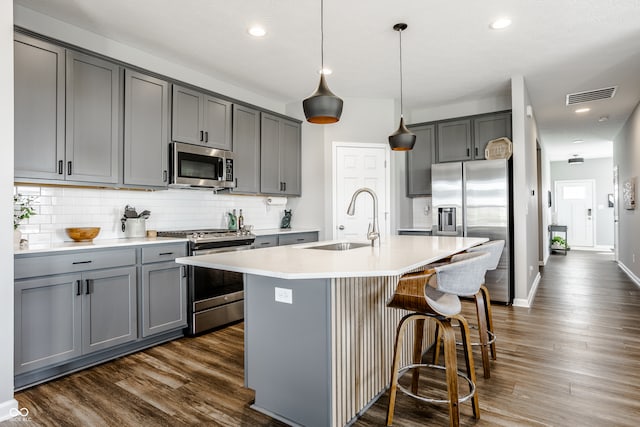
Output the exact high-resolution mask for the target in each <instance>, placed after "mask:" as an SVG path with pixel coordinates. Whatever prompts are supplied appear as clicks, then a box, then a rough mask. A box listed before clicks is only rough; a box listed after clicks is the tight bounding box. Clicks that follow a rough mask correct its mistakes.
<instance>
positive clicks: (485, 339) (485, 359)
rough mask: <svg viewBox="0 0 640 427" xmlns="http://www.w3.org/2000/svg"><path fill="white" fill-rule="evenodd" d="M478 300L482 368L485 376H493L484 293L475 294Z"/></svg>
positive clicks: (475, 298) (477, 311)
mask: <svg viewBox="0 0 640 427" xmlns="http://www.w3.org/2000/svg"><path fill="white" fill-rule="evenodd" d="M474 300H475V302H476V316H477V318H478V335H480V351H481V352H482V368H483V369H484V377H485V378H491V365H490V364H489V363H490V362H489V348H488V347H489V334H487V316H486V311H485V305H484V298H483V295H482V294H481V293H480V292H478V293H476V294H475V296H474Z"/></svg>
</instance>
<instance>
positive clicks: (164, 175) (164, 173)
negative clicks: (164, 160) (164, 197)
mask: <svg viewBox="0 0 640 427" xmlns="http://www.w3.org/2000/svg"><path fill="white" fill-rule="evenodd" d="M162 182H167V171H166V170H165V171H162Z"/></svg>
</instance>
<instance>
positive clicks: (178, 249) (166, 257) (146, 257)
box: [142, 243, 187, 264]
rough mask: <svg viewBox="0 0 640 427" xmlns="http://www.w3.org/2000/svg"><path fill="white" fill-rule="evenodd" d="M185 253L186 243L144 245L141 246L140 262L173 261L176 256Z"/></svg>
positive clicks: (184, 254) (181, 255)
mask: <svg viewBox="0 0 640 427" xmlns="http://www.w3.org/2000/svg"><path fill="white" fill-rule="evenodd" d="M186 255H187V244H186V243H172V244H166V245H151V246H144V247H143V248H142V263H143V264H148V263H150V262H161V261H174V260H175V259H176V258H178V257H183V256H186Z"/></svg>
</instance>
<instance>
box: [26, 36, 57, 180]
mask: <svg viewBox="0 0 640 427" xmlns="http://www.w3.org/2000/svg"><path fill="white" fill-rule="evenodd" d="M13 49H14V125H15V138H14V141H15V142H14V150H15V152H14V156H15V158H14V162H15V178H16V179H21V178H22V179H24V178H37V179H49V180H51V179H63V175H62V171H61V170H59V168H58V160H63V161H64V105H65V100H64V96H65V95H64V87H65V49H64V48H62V47H59V46H56V45H53V44H51V43H47V42H44V41H41V40H38V39H34V38H32V37H28V36H25V35H23V34H17V33H16V34H15V36H14V43H13ZM58 172H60V174H59V173H58Z"/></svg>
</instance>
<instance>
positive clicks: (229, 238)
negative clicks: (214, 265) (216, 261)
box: [158, 230, 256, 335]
mask: <svg viewBox="0 0 640 427" xmlns="http://www.w3.org/2000/svg"><path fill="white" fill-rule="evenodd" d="M158 236H159V237H185V238H187V239H189V255H206V254H213V253H219V252H230V251H244V250H247V249H253V247H254V246H253V242H254V240H255V239H256V236H254V235H253V234H251V233H240V232H235V231H233V232H231V231H227V230H180V231H159V232H158ZM187 283H188V288H187V289H188V291H187V301H188V306H187V311H188V315H189V326H188V333H189V335H196V334H199V333H201V332H205V331H208V330H209V329H213V328H216V327H218V326H222V325H225V324H227V323H231V322H235V321H237V320H241V319H243V318H244V277H243V274H242V273H235V272H232V271H226V270H215V269H211V268H203V267H195V266H189V268H188V278H187Z"/></svg>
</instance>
